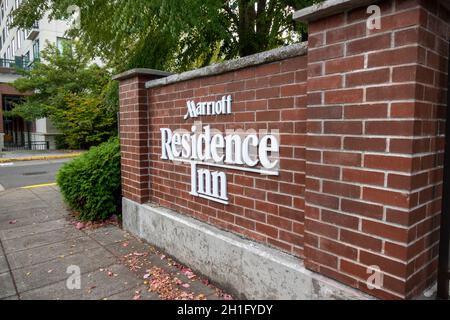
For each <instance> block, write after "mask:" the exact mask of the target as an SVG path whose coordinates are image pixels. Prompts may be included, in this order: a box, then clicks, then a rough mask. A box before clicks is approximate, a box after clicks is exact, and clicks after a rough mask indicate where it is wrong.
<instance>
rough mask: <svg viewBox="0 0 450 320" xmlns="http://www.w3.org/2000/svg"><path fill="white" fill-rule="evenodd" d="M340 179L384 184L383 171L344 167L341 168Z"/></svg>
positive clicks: (369, 183) (376, 184) (368, 183)
mask: <svg viewBox="0 0 450 320" xmlns="http://www.w3.org/2000/svg"><path fill="white" fill-rule="evenodd" d="M342 179H343V180H344V181H348V182H357V183H361V184H367V185H375V186H383V185H384V173H382V172H375V171H367V170H358V169H347V168H344V169H342Z"/></svg>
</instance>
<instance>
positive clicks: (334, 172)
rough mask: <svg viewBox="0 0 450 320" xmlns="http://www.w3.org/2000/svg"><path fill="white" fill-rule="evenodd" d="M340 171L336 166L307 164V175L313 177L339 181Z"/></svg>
mask: <svg viewBox="0 0 450 320" xmlns="http://www.w3.org/2000/svg"><path fill="white" fill-rule="evenodd" d="M339 171H340V170H339V168H338V167H334V166H324V165H316V164H311V163H307V164H306V174H307V175H308V176H312V177H319V178H329V179H338V178H339Z"/></svg>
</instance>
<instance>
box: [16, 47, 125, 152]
mask: <svg viewBox="0 0 450 320" xmlns="http://www.w3.org/2000/svg"><path fill="white" fill-rule="evenodd" d="M41 57H42V60H41V61H36V62H35V63H34V65H33V68H32V69H30V70H22V71H20V72H21V75H22V77H21V78H19V79H17V80H16V81H15V82H13V84H12V85H13V86H14V87H15V88H16V89H17V90H19V91H21V92H27V93H31V94H30V95H27V96H26V97H25V99H24V101H23V102H21V103H18V104H16V105H15V107H14V109H13V110H12V111H10V112H9V113H10V114H11V115H16V116H20V117H22V118H24V119H26V120H34V119H38V118H44V117H48V118H49V119H50V120H51V121H52V122H53V124H54V125H55V127H56V128H58V129H59V130H60V131H61V132H62V133H63V136H64V140H65V143H66V144H67V145H68V147H70V148H77V149H78V148H88V147H90V146H92V145H97V144H99V143H101V142H103V141H106V140H108V138H109V137H111V136H112V135H114V133H115V132H116V129H117V127H116V126H117V124H116V122H117V116H116V114H117V102H116V101H114V100H111V99H110V98H109V92H110V90H109V89H110V88H111V84H110V81H111V80H110V77H111V75H110V73H109V72H108V71H107V70H106V69H105V68H101V67H99V66H97V65H96V64H91V63H90V62H89V61H90V59H89V57H88V55H87V54H86V51H85V50H84V49H83V48H82V47H81V46H80V45H79V44H77V43H66V44H64V46H63V49H62V51H60V49H58V48H57V47H56V46H53V45H50V44H47V47H46V49H44V50H43V51H42V52H41ZM111 91H113V90H111Z"/></svg>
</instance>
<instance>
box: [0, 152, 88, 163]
mask: <svg viewBox="0 0 450 320" xmlns="http://www.w3.org/2000/svg"><path fill="white" fill-rule="evenodd" d="M80 155H82V153H81V152H79V153H70V154H61V155H54V156H52V155H50V156H32V157H21V158H0V163H5V162H16V161H33V160H56V159H67V158H76V157H78V156H80Z"/></svg>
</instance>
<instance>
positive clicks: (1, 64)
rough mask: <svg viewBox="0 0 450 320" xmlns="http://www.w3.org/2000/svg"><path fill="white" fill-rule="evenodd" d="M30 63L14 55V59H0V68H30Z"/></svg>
mask: <svg viewBox="0 0 450 320" xmlns="http://www.w3.org/2000/svg"><path fill="white" fill-rule="evenodd" d="M30 65H31V64H30V63H29V62H28V61H27V60H25V59H22V58H21V57H16V59H15V60H13V59H0V68H6V69H13V70H17V69H22V70H29V69H30Z"/></svg>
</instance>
